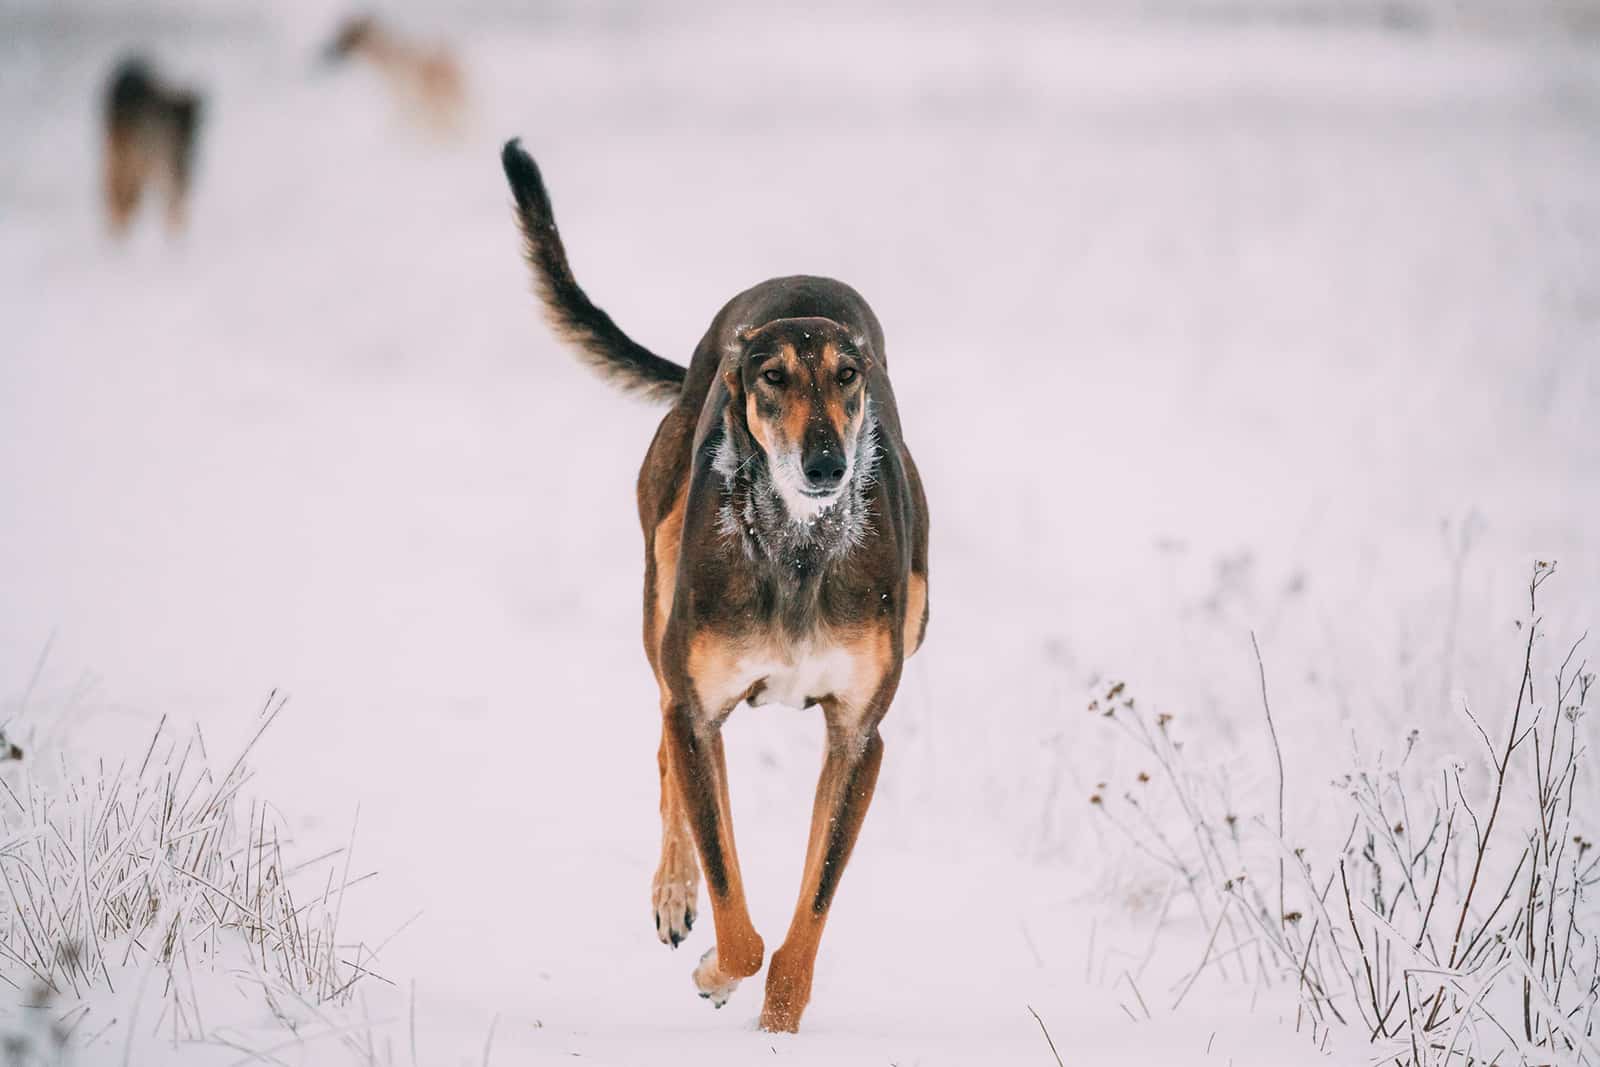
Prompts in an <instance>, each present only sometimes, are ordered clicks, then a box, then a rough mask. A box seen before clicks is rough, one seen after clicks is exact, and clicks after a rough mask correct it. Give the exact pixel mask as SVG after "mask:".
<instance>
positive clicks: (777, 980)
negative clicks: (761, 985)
mask: <svg viewBox="0 0 1600 1067" xmlns="http://www.w3.org/2000/svg"><path fill="white" fill-rule="evenodd" d="M862 644H863V646H864V647H863V649H862V653H861V655H860V656H859V657H858V660H857V664H858V666H857V671H856V679H855V684H854V685H853V686H852V687H851V691H850V692H846V693H839V694H835V695H833V696H830V697H828V698H826V699H825V700H824V701H823V702H822V709H823V713H824V715H825V716H826V718H827V725H828V751H827V754H826V756H825V757H824V760H823V764H822V774H821V776H820V777H819V778H818V780H817V797H816V802H815V804H814V805H813V807H812V810H811V835H810V838H809V840H808V841H807V844H806V863H805V873H804V875H803V876H802V878H801V881H800V899H799V900H798V901H797V902H796V903H795V909H794V917H793V919H792V920H790V923H789V932H788V934H787V936H785V937H784V939H783V945H782V946H781V947H779V948H778V950H777V951H776V952H774V953H773V954H772V963H771V966H769V967H768V969H767V995H766V1002H765V1004H764V1005H763V1006H762V1009H761V1028H762V1029H763V1030H769V1031H779V1032H786V1033H793V1032H794V1031H795V1030H798V1029H799V1027H800V1016H801V1014H802V1013H803V1012H804V1011H805V1009H806V1005H807V1003H809V1002H810V1000H811V975H812V971H813V969H814V968H815V966H816V961H817V947H818V945H819V944H820V943H821V940H822V929H823V927H824V926H825V925H827V921H828V909H829V908H830V907H831V906H832V904H833V897H834V892H835V890H837V888H838V885H839V879H840V878H841V877H842V876H843V874H844V867H845V864H846V863H847V862H848V861H849V859H850V852H851V850H852V849H853V848H854V847H855V842H856V837H857V835H858V834H859V833H860V832H861V824H862V822H863V821H865V819H866V815H867V806H868V805H869V804H870V803H871V801H872V793H873V790H874V788H876V786H877V783H878V768H879V767H880V766H881V765H882V763H883V739H882V738H881V737H879V736H878V730H877V720H878V718H880V717H881V715H882V713H883V710H884V709H885V708H887V706H888V703H889V701H890V700H891V699H892V698H893V696H894V688H895V684H896V683H897V681H898V676H899V665H898V664H897V663H895V662H894V660H893V647H892V643H891V639H890V636H889V634H888V632H887V631H878V632H877V633H876V634H874V635H871V636H866V637H864V638H863V640H862Z"/></svg>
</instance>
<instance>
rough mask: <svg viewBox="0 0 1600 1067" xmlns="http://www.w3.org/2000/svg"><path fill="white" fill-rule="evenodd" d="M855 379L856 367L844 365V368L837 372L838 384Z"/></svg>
mask: <svg viewBox="0 0 1600 1067" xmlns="http://www.w3.org/2000/svg"><path fill="white" fill-rule="evenodd" d="M855 380H856V369H855V368H854V367H846V368H845V369H844V370H842V371H840V372H839V384H840V385H849V384H850V383H851V382H853V381H855Z"/></svg>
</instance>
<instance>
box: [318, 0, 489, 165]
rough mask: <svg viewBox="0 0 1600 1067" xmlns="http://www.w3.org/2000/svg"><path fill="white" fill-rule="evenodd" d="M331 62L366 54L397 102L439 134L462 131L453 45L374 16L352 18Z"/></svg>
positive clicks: (461, 94)
mask: <svg viewBox="0 0 1600 1067" xmlns="http://www.w3.org/2000/svg"><path fill="white" fill-rule="evenodd" d="M324 56H325V57H326V58H327V60H328V61H329V62H332V63H340V62H343V61H344V60H347V59H351V58H360V59H362V60H365V61H366V62H368V63H371V64H372V65H373V66H374V67H376V68H377V69H378V71H379V73H381V74H382V75H383V79H384V81H385V82H386V83H387V84H388V87H389V95H390V97H391V98H392V99H393V101H394V103H395V105H396V107H397V108H398V109H399V110H400V111H401V113H402V114H403V115H404V116H405V117H406V118H407V119H408V120H409V121H412V122H414V123H416V124H417V125H419V126H421V127H422V128H423V129H425V130H427V131H428V132H430V133H432V134H434V135H450V134H454V133H457V132H459V131H460V128H461V125H462V122H463V120H464V118H465V114H466V90H465V86H464V83H463V79H462V76H461V67H460V65H459V64H458V63H457V62H456V58H455V56H454V55H453V54H452V53H451V51H450V49H448V48H447V47H445V46H444V45H441V44H423V43H419V42H416V41H412V40H408V39H407V38H405V37H402V36H400V35H399V34H397V33H395V32H394V31H393V30H391V29H389V28H388V27H387V26H384V25H382V24H381V23H379V22H378V20H377V19H375V18H373V17H372V16H370V15H358V16H354V17H352V18H349V19H346V20H345V21H344V23H343V24H342V25H341V26H340V27H339V32H338V33H337V34H335V35H334V38H333V40H332V41H331V42H330V43H329V44H328V47H327V49H326V50H325V51H324Z"/></svg>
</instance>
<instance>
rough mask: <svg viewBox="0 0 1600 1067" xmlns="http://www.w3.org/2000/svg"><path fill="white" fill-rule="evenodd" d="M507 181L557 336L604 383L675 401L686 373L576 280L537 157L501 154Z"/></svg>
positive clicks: (518, 149) (514, 151)
mask: <svg viewBox="0 0 1600 1067" xmlns="http://www.w3.org/2000/svg"><path fill="white" fill-rule="evenodd" d="M500 162H501V164H502V165H503V166H504V167H505V171H506V180H507V181H509V182H510V183H511V193H512V195H513V196H514V197H516V201H517V223H518V225H520V226H521V227H522V238H523V252H524V254H525V255H526V256H527V259H528V266H529V268H531V269H532V271H533V285H534V289H535V290H536V291H537V292H538V294H539V298H540V300H542V301H543V302H544V309H545V314H546V315H547V316H548V318H549V319H550V324H551V326H553V327H554V328H555V331H556V333H557V334H559V335H560V336H561V337H563V338H564V339H565V340H567V341H568V342H570V343H571V344H572V345H573V347H575V348H576V349H577V350H578V355H579V356H580V357H581V358H582V359H583V361H584V362H585V363H587V364H588V365H589V366H590V367H591V368H593V369H594V370H595V371H596V372H598V373H599V374H600V375H601V376H602V377H604V378H606V379H608V380H609V381H611V382H612V383H614V384H616V385H618V386H620V387H621V388H623V389H625V390H627V391H628V392H631V393H635V394H637V395H639V396H642V397H645V398H646V399H649V400H659V401H670V400H676V399H677V397H678V394H679V393H680V392H681V391H682V388H683V378H684V373H685V371H684V368H682V367H680V366H679V365H678V364H676V363H674V362H672V361H671V360H668V359H662V358H661V357H660V356H658V355H656V354H655V353H654V352H651V351H650V350H649V349H647V348H645V347H643V346H641V345H639V344H637V343H635V342H634V340H633V338H631V337H629V336H628V335H627V334H625V333H623V332H622V330H621V328H620V327H618V326H617V324H616V323H614V322H612V321H611V316H610V315H607V314H606V313H605V312H604V311H601V310H600V309H599V308H597V307H595V306H594V303H593V301H591V300H590V299H589V297H588V294H586V293H585V292H584V291H583V290H582V289H581V288H579V286H578V282H577V280H576V279H575V278H573V276H572V268H571V267H570V266H569V265H568V264H567V250H566V248H565V247H563V246H562V244H561V235H560V234H559V233H558V232H557V231H556V219H555V215H554V214H553V213H552V212H551V210H550V194H549V193H548V192H546V191H545V187H544V179H543V178H541V177H540V176H539V167H538V165H537V164H536V163H534V161H533V159H532V157H530V156H529V155H528V153H526V152H524V151H523V150H522V146H521V145H520V144H519V143H518V142H517V141H516V140H511V141H507V142H506V147H505V150H504V151H503V152H501V154H500Z"/></svg>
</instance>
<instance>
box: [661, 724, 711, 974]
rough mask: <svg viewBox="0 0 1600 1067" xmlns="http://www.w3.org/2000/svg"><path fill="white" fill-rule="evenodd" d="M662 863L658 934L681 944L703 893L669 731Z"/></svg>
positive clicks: (665, 749)
mask: <svg viewBox="0 0 1600 1067" xmlns="http://www.w3.org/2000/svg"><path fill="white" fill-rule="evenodd" d="M657 761H658V762H659V763H660V765H661V863H660V864H659V865H658V866H657V867H656V876H655V879H654V880H653V881H652V882H651V884H650V900H651V905H652V908H653V911H654V913H655V922H656V936H657V937H659V938H660V939H661V943H662V944H664V945H671V946H672V947H673V948H677V947H678V943H679V942H680V941H682V940H683V939H684V938H686V937H688V936H689V931H690V930H691V929H693V928H694V918H695V902H696V900H697V898H698V897H699V895H700V864H699V861H698V860H697V859H696V858H695V854H694V838H693V837H692V836H690V833H689V822H688V820H687V819H686V818H685V817H684V814H683V798H682V797H681V796H680V795H679V790H678V785H677V782H676V781H674V779H673V776H672V753H671V750H670V746H669V745H668V743H667V735H666V731H665V730H664V729H663V731H662V734H661V750H660V752H659V753H657Z"/></svg>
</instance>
